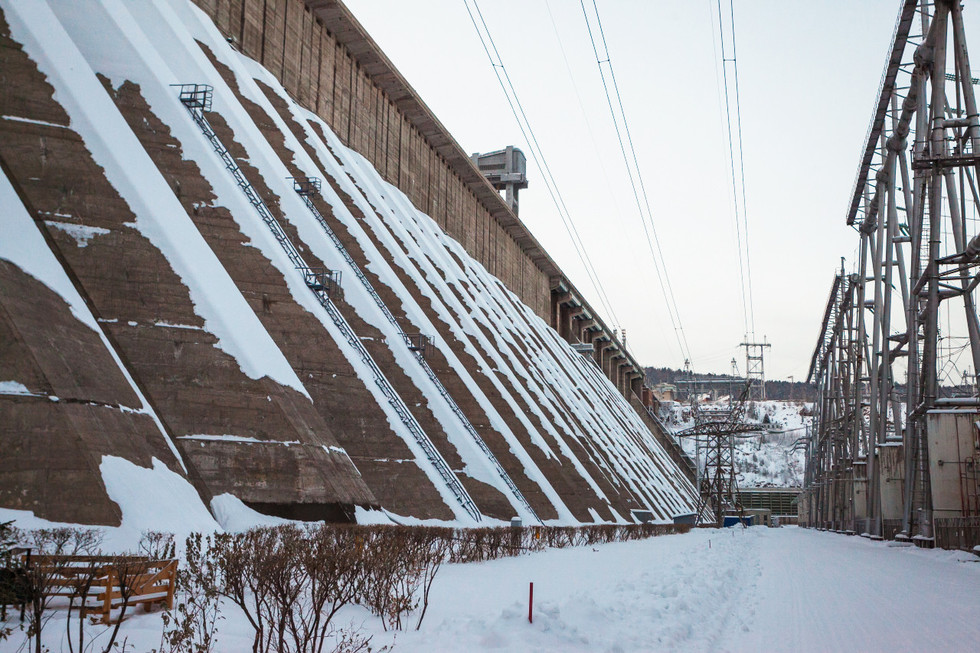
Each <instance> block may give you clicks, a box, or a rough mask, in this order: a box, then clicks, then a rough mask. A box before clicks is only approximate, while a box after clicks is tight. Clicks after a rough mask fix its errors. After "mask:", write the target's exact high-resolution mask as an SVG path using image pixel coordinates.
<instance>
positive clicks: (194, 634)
mask: <svg viewBox="0 0 980 653" xmlns="http://www.w3.org/2000/svg"><path fill="white" fill-rule="evenodd" d="M171 540H172V537H171ZM184 557H185V564H184V567H183V568H181V569H178V570H177V580H176V584H177V586H176V595H177V600H176V602H175V605H174V607H173V609H172V610H168V611H167V612H165V613H164V614H163V639H162V642H161V645H160V653H210V651H213V650H214V647H215V643H216V640H217V634H218V622H219V621H220V620H221V618H222V617H221V609H220V603H219V600H218V599H219V595H218V574H219V572H218V566H217V559H216V556H215V554H214V539H213V538H212V537H211V536H208V537H206V538H205V537H203V536H202V535H201V534H200V533H193V534H191V535H190V536H189V537H188V538H187V540H186V543H185V552H184Z"/></svg>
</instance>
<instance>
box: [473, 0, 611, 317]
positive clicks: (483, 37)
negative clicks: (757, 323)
mask: <svg viewBox="0 0 980 653" xmlns="http://www.w3.org/2000/svg"><path fill="white" fill-rule="evenodd" d="M470 2H472V4H473V7H472V8H471V7H470ZM463 4H464V5H465V7H466V13H467V14H469V16H470V21H471V22H472V23H473V28H474V29H475V30H476V33H477V36H478V37H479V38H480V44H481V45H482V46H483V50H484V52H486V54H487V58H488V59H489V60H490V65H491V66H492V67H493V71H494V74H495V75H496V76H497V81H498V82H499V83H500V88H501V89H502V90H503V92H504V96H505V97H506V98H507V104H508V105H509V106H510V110H511V113H512V114H513V115H514V119H515V120H516V121H517V125H518V127H520V129H521V134H522V135H523V136H524V141H525V142H526V143H527V146H528V150H529V151H530V153H531V159H532V160H533V161H534V163H535V165H536V166H537V167H538V170H539V172H540V173H541V177H542V179H543V181H544V184H545V187H546V188H547V189H548V194H549V195H550V196H551V201H552V202H554V204H555V209H556V210H557V211H558V216H559V217H560V218H561V221H562V224H563V225H564V227H565V232H566V233H567V234H568V236H569V238H570V239H571V241H572V245H573V246H574V247H575V252H576V253H577V254H578V257H579V260H580V261H581V262H582V265H583V267H584V268H585V271H586V273H587V274H588V276H589V280H590V281H591V283H592V287H593V288H594V289H595V291H596V295H597V296H598V298H599V302H600V303H601V304H602V306H603V308H604V310H605V311H606V313H607V314H608V315H609V316H610V317H611V318H612V319H613V322H614V323H615V324H617V325H619V324H620V322H619V318H618V316H617V315H616V313H615V311H614V310H613V307H612V302H611V301H610V300H609V297H608V295H607V294H606V291H605V288H603V286H602V283H601V282H600V281H599V275H598V273H597V272H596V269H595V266H594V265H593V264H592V260H591V258H590V257H589V254H588V251H587V250H586V248H585V244H584V243H583V242H582V238H581V236H580V235H579V233H578V229H577V228H576V227H575V223H574V222H573V221H572V218H571V214H570V213H569V211H568V207H567V205H566V204H565V200H564V198H563V197H562V195H561V192H560V191H559V189H558V184H557V182H556V181H555V178H554V175H553V174H552V172H551V167H550V166H549V165H548V161H547V159H546V158H545V156H544V152H543V151H542V149H541V145H540V144H539V142H538V139H537V136H535V134H534V130H533V129H532V128H531V123H530V122H529V121H528V118H527V114H526V113H525V111H524V107H523V105H522V104H521V101H520V99H519V98H518V96H517V90H516V89H515V88H514V84H513V82H511V79H510V75H509V74H508V73H507V68H506V67H505V66H504V62H503V59H502V58H501V57H500V52H499V51H498V50H497V45H496V43H494V40H493V36H492V35H491V34H490V29H489V28H488V27H487V23H486V20H484V18H483V12H481V11H480V6H479V5H478V4H477V2H476V0H463ZM474 10H475V14H474ZM477 19H479V22H478V20H477ZM481 27H482V29H481ZM491 50H492V51H493V52H492V53H491Z"/></svg>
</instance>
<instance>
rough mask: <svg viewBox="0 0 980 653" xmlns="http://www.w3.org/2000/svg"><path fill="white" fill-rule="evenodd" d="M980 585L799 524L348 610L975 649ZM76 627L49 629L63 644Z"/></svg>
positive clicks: (931, 557)
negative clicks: (403, 607) (392, 609)
mask: <svg viewBox="0 0 980 653" xmlns="http://www.w3.org/2000/svg"><path fill="white" fill-rule="evenodd" d="M531 582H533V583H534V597H535V601H534V622H533V623H528V619H527V608H528V584H529V583H531ZM978 589H980V559H978V558H977V557H976V556H973V555H970V554H967V553H962V552H950V551H937V550H934V551H925V550H919V549H915V548H898V547H894V546H890V545H889V544H887V543H882V542H871V541H869V540H865V539H861V538H858V537H846V536H843V535H836V534H831V533H820V532H816V531H810V530H803V529H798V528H795V527H785V528H781V529H767V528H763V527H753V528H749V529H741V528H733V529H726V530H714V529H699V530H696V531H693V532H691V533H688V534H685V535H671V536H664V537H656V538H653V539H650V540H646V541H641V542H629V543H621V544H609V545H604V546H599V547H595V548H592V547H582V548H576V549H564V550H553V551H546V552H544V553H539V554H535V555H530V556H524V557H520V558H511V559H505V560H497V561H493V562H487V563H479V564H465V565H463V564H461V565H447V566H445V567H444V568H443V569H442V570H441V571H440V572H439V575H438V576H437V578H436V581H435V585H434V586H433V589H432V596H431V601H430V607H429V612H428V614H427V616H426V617H425V620H424V622H423V623H422V628H421V630H419V631H414V630H412V631H407V632H398V633H392V632H384V631H383V629H382V627H381V623H380V621H378V619H376V618H375V617H372V616H371V615H369V614H368V613H367V612H366V611H365V610H364V609H362V608H359V607H350V608H346V609H344V611H342V612H341V614H339V615H338V616H337V619H338V622H339V623H342V624H350V623H353V624H355V626H359V627H360V628H361V629H362V632H363V633H364V634H373V635H374V639H373V641H372V646H374V647H375V649H377V648H378V647H380V646H381V645H384V644H394V650H395V651H406V652H412V651H425V652H426V653H431V652H439V651H491V650H493V651H589V652H592V651H624V652H625V651H661V650H674V651H853V650H861V651H912V650H929V651H966V650H975V649H976V643H977V642H978V641H980V601H978V600H977V593H978ZM225 616H226V620H224V621H222V622H221V625H220V632H219V635H218V639H219V645H218V650H220V651H237V650H245V649H246V648H247V647H248V645H249V642H250V636H249V632H248V628H247V626H245V624H244V621H243V620H242V619H241V618H240V617H239V616H238V615H236V614H235V613H233V612H232V610H231V609H226V610H225ZM63 625H64V623H63V621H60V622H59V620H57V619H56V620H54V621H52V623H51V624H50V626H49V627H50V632H51V633H52V638H51V640H50V646H51V649H52V650H53V651H58V650H60V644H59V642H60V637H61V633H62V629H63ZM412 625H413V626H414V620H413V621H412ZM159 632H160V616H159V613H152V614H147V615H144V614H141V613H139V614H137V615H136V616H134V617H133V618H131V619H128V620H127V621H126V622H125V623H124V625H123V628H122V633H123V634H124V635H126V636H128V637H129V642H130V644H134V645H135V647H136V648H135V650H137V651H148V650H150V649H151V648H154V647H157V646H158V645H159ZM16 650H19V649H18V644H17V643H16V641H11V642H6V643H4V644H0V651H3V652H4V653H6V652H8V651H16Z"/></svg>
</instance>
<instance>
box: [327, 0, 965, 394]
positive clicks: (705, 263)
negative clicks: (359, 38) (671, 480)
mask: <svg viewBox="0 0 980 653" xmlns="http://www.w3.org/2000/svg"><path fill="white" fill-rule="evenodd" d="M346 4H347V5H348V6H349V7H350V8H351V10H352V11H353V12H354V14H355V15H356V16H357V18H358V19H359V20H360V21H361V22H362V23H363V24H364V26H365V27H366V29H367V30H368V32H369V33H370V34H371V35H372V36H373V37H374V38H375V40H377V42H378V43H379V44H380V45H381V47H382V49H383V50H384V51H385V52H386V53H387V55H388V56H389V58H391V60H392V61H393V62H394V63H395V65H396V66H397V67H398V69H399V70H400V71H401V72H402V74H403V75H404V76H405V77H406V78H407V79H408V81H409V82H410V83H411V84H412V85H413V86H414V87H415V89H416V90H417V91H418V92H419V94H420V95H421V97H422V99H423V100H424V101H425V102H426V103H427V104H428V105H429V107H430V108H431V109H432V110H433V111H434V112H435V114H436V116H438V117H439V119H440V120H441V121H442V122H443V124H444V125H445V126H446V127H447V128H448V129H449V131H450V132H451V133H452V134H453V135H454V136H455V138H456V140H457V141H458V142H459V143H460V145H461V146H462V147H463V149H464V150H465V151H466V152H467V153H472V152H486V151H491V150H495V149H500V148H501V147H504V146H506V145H511V144H512V145H516V146H518V147H522V149H524V150H525V152H527V148H526V147H524V142H523V138H522V136H521V132H520V130H519V128H518V125H517V123H516V121H515V119H514V117H513V116H512V114H511V111H510V109H509V108H508V106H507V103H506V99H505V97H504V95H503V92H502V91H501V89H500V86H499V85H498V82H497V79H496V77H495V75H494V71H493V68H492V67H491V65H490V62H489V60H488V59H487V55H486V53H485V52H484V50H483V47H482V46H481V44H480V41H479V39H478V37H477V33H476V31H475V29H474V27H473V25H472V23H471V22H470V18H469V15H468V14H467V11H466V6H465V5H464V3H463V0H425V2H404V1H403V0H346ZM721 4H722V10H723V13H726V14H727V11H728V2H727V0H722V2H721ZM899 4H900V3H899V2H898V1H897V0H887V1H886V0H861V1H860V2H854V1H853V0H821V1H815V0H814V1H809V2H793V1H787V0H751V1H746V0H735V6H734V10H735V27H736V46H737V58H738V73H739V83H740V92H741V109H742V132H743V140H744V165H745V192H746V207H747V211H746V217H747V222H748V236H749V238H748V243H749V252H750V259H749V267H750V269H751V287H752V292H753V296H754V316H755V320H754V322H755V336H756V339H761V338H762V337H763V336H765V337H766V338H767V339H768V341H769V342H771V343H772V348H771V349H770V350H769V351H768V353H767V358H766V373H767V374H766V375H767V378H770V379H785V378H787V377H788V376H790V375H792V376H794V377H795V379H796V380H802V379H803V377H804V376H805V375H806V372H807V369H808V367H809V363H810V356H811V354H812V351H813V347H814V345H815V342H816V338H817V331H818V329H819V327H820V319H821V317H822V314H823V310H824V307H825V304H826V300H827V295H828V292H829V290H830V285H831V282H832V279H833V275H834V272H835V270H836V269H837V268H838V267H839V266H840V257H841V256H845V257H847V259H848V266H849V267H850V261H851V260H852V259H853V258H854V253H855V251H856V245H857V234H856V232H854V231H853V230H851V229H850V228H849V227H847V226H846V225H845V210H846V208H847V204H848V199H849V196H850V192H851V187H852V184H853V181H854V175H855V172H856V170H857V164H858V159H859V155H860V153H861V151H862V148H863V141H864V138H865V134H866V131H867V128H868V122H869V120H870V118H871V112H872V108H873V104H874V102H875V99H876V97H877V89H878V84H879V81H880V78H881V73H882V69H883V67H884V64H885V54H886V51H887V49H888V47H889V45H890V41H891V35H892V31H893V29H894V26H895V20H896V17H897V15H898V10H899ZM479 6H480V9H481V11H482V12H483V16H484V18H485V19H486V21H487V24H488V26H489V28H490V31H491V34H492V35H493V37H494V39H495V42H496V45H497V48H498V50H499V52H500V56H501V59H502V61H503V63H504V65H505V66H506V70H507V72H508V73H509V75H510V77H511V79H512V81H513V83H514V86H515V87H516V89H517V93H518V96H519V98H520V100H521V102H522V103H523V105H524V108H525V110H526V111H527V115H528V117H529V120H530V122H531V125H532V127H533V129H534V131H535V134H536V136H537V138H538V140H539V142H540V144H541V147H542V150H543V151H544V153H545V156H546V157H547V159H548V162H549V164H550V166H551V168H552V172H553V173H554V176H555V179H556V180H557V184H558V187H559V190H560V191H561V194H562V195H563V197H564V199H565V202H566V204H567V205H568V207H569V212H570V215H571V218H572V220H573V221H574V222H575V225H576V227H577V229H578V231H579V233H580V234H581V236H582V239H583V240H584V241H585V243H586V245H587V247H588V251H589V254H590V256H591V258H592V261H593V263H594V265H595V268H596V270H597V271H598V274H599V277H600V280H601V282H602V285H603V287H604V288H605V290H606V293H607V294H608V296H609V299H610V303H611V305H612V309H613V311H614V312H615V314H616V316H617V317H618V322H617V321H616V320H614V319H613V317H612V316H610V315H608V314H607V315H604V316H603V317H604V318H605V319H606V320H607V322H608V323H609V324H610V325H616V326H619V327H621V328H625V329H626V330H627V347H628V348H629V349H630V350H631V352H632V353H633V354H634V356H635V357H636V358H637V360H639V361H640V362H641V363H642V364H645V365H656V366H671V367H681V366H682V365H683V363H684V356H683V354H682V352H681V349H680V347H679V345H678V343H677V339H676V338H675V335H674V332H673V328H672V326H671V322H670V319H669V316H668V313H667V309H666V306H665V302H664V299H663V295H662V292H661V288H660V285H659V283H658V281H657V277H656V274H655V272H654V267H653V263H652V259H651V255H650V253H649V249H648V246H647V241H646V240H645V238H644V233H643V227H642V224H641V222H640V217H639V212H638V210H637V208H636V205H635V203H634V201H633V195H632V191H631V190H630V186H629V180H628V177H627V172H626V166H625V164H624V162H623V157H622V154H621V153H620V150H619V144H618V141H617V140H616V137H615V132H614V129H613V123H612V119H611V117H610V114H609V109H608V107H607V105H606V99H605V95H604V94H603V89H602V82H601V80H600V77H599V69H598V66H597V64H596V60H595V56H594V55H593V52H592V46H591V45H590V42H589V34H588V31H587V28H586V22H585V18H584V16H583V13H582V8H581V5H580V3H579V2H578V0H547V1H546V0H494V1H493V2H488V1H486V0H484V1H483V2H481V3H480V5H479ZM598 8H599V12H600V15H601V17H602V22H603V28H604V30H605V34H606V39H607V41H608V45H609V51H610V56H611V60H612V64H613V66H614V69H615V73H616V78H617V81H618V83H619V88H620V91H621V93H622V97H623V102H624V105H625V111H626V114H627V118H628V120H629V122H630V128H631V130H632V136H633V140H634V144H635V146H636V151H637V154H638V158H639V164H640V168H641V170H642V172H643V178H644V181H645V184H646V187H647V191H648V193H649V197H650V203H651V208H652V214H653V220H654V224H655V227H656V230H657V233H658V234H659V239H660V245H661V247H662V250H663V260H664V263H665V265H666V268H667V271H668V275H669V278H670V282H671V284H672V286H673V291H674V296H675V297H676V302H677V306H678V311H679V315H680V320H681V324H682V326H683V329H684V333H685V335H686V340H687V344H688V346H689V349H690V352H691V356H692V359H693V364H694V368H695V370H696V371H699V372H728V371H730V369H731V365H730V361H731V359H732V358H733V357H735V358H736V359H737V361H738V368H739V371H740V372H743V373H744V371H745V355H744V351H743V350H742V349H740V348H739V343H741V342H742V341H743V338H744V336H745V331H746V329H745V322H746V319H745V317H744V313H743V306H742V301H741V295H742V293H741V288H740V283H739V263H738V249H737V247H736V231H735V220H734V213H733V206H734V203H733V199H732V188H731V180H730V174H729V170H730V167H729V160H728V146H727V140H726V138H727V136H726V134H727V128H726V126H725V122H724V120H725V113H724V104H723V103H724V100H723V95H722V88H723V87H722V85H721V81H720V80H721V69H720V59H721V53H720V50H719V34H718V27H717V22H716V21H717V18H716V17H715V18H714V19H713V18H712V16H716V14H715V12H716V11H717V8H716V0H691V1H689V2H677V1H676V0H673V1H669V2H668V1H660V0H599V2H598ZM590 9H591V6H590ZM970 9H972V7H968V8H967V11H966V12H965V16H966V18H967V21H968V22H967V34H968V38H969V36H970V35H971V34H978V37H977V38H980V29H972V30H971V24H972V23H974V22H976V21H975V20H974V16H972V15H971V12H970V11H969V10H970ZM727 20H728V19H727V15H726V21H727ZM726 38H727V37H726ZM726 52H727V53H728V54H729V55H730V49H726ZM566 61H567V64H566ZM729 73H730V74H731V67H729ZM730 88H731V87H730ZM528 176H529V182H530V187H529V188H528V189H527V190H525V191H522V192H521V207H520V209H521V210H520V217H521V219H522V220H523V221H524V222H525V224H527V226H528V227H529V228H530V230H531V231H532V233H534V235H535V236H536V237H537V238H538V239H539V240H540V241H541V242H542V243H543V244H544V246H545V247H546V248H547V250H548V252H549V253H550V254H551V255H552V257H553V258H554V259H555V260H556V261H557V262H558V264H559V265H560V266H561V267H562V269H563V270H564V271H565V272H566V274H567V275H568V276H569V277H570V278H571V279H572V281H573V282H574V283H575V284H576V286H577V287H578V288H579V290H580V291H582V292H583V293H584V294H585V295H586V297H587V298H588V299H589V301H590V302H591V303H592V305H593V306H595V307H596V308H598V307H599V306H600V302H599V300H598V298H597V297H596V295H595V292H594V290H593V288H592V285H591V283H590V282H589V279H588V276H587V274H586V272H585V271H584V268H583V266H582V265H581V263H580V262H579V258H578V256H577V255H576V253H575V250H574V248H573V246H572V242H571V239H570V238H569V236H568V234H567V232H566V230H565V229H564V227H563V226H562V223H561V220H560V218H559V215H558V212H557V210H556V209H555V206H554V204H553V203H552V200H551V198H550V196H549V194H548V193H547V191H546V189H545V187H544V184H543V183H541V175H540V173H539V171H538V170H537V169H536V168H535V167H534V164H533V163H532V161H531V160H530V157H529V161H528Z"/></svg>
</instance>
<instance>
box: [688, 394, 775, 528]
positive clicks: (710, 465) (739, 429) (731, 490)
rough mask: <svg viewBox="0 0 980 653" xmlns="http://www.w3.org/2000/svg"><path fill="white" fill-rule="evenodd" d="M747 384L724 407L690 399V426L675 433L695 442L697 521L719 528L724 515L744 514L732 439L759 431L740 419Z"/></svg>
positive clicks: (756, 427) (733, 440) (723, 520)
mask: <svg viewBox="0 0 980 653" xmlns="http://www.w3.org/2000/svg"><path fill="white" fill-rule="evenodd" d="M750 387H751V386H750V385H749V384H748V383H746V384H745V388H744V389H743V390H742V394H741V396H739V398H738V399H737V400H732V399H729V402H730V403H729V405H728V407H726V408H715V407H712V408H705V407H702V406H701V405H700V404H699V403H697V402H696V401H695V402H693V403H692V412H693V415H694V426H692V427H691V428H689V429H686V430H684V431H681V432H680V433H678V434H677V436H678V437H688V438H695V441H696V443H697V455H696V458H697V461H698V491H699V495H698V506H697V521H698V523H699V524H705V523H712V522H713V523H714V524H715V525H716V526H719V527H721V526H723V525H724V522H725V515H731V514H735V515H738V516H739V517H740V518H741V517H743V516H744V511H743V509H742V504H741V502H740V501H739V496H738V480H737V478H736V476H735V440H736V439H737V438H738V437H740V435H741V434H743V433H749V432H752V431H757V430H759V427H758V425H751V424H746V423H744V422H743V421H742V417H743V416H744V414H745V400H746V397H747V396H748V394H749V388H750ZM702 458H703V461H704V462H703V463H702V462H701V461H702Z"/></svg>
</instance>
